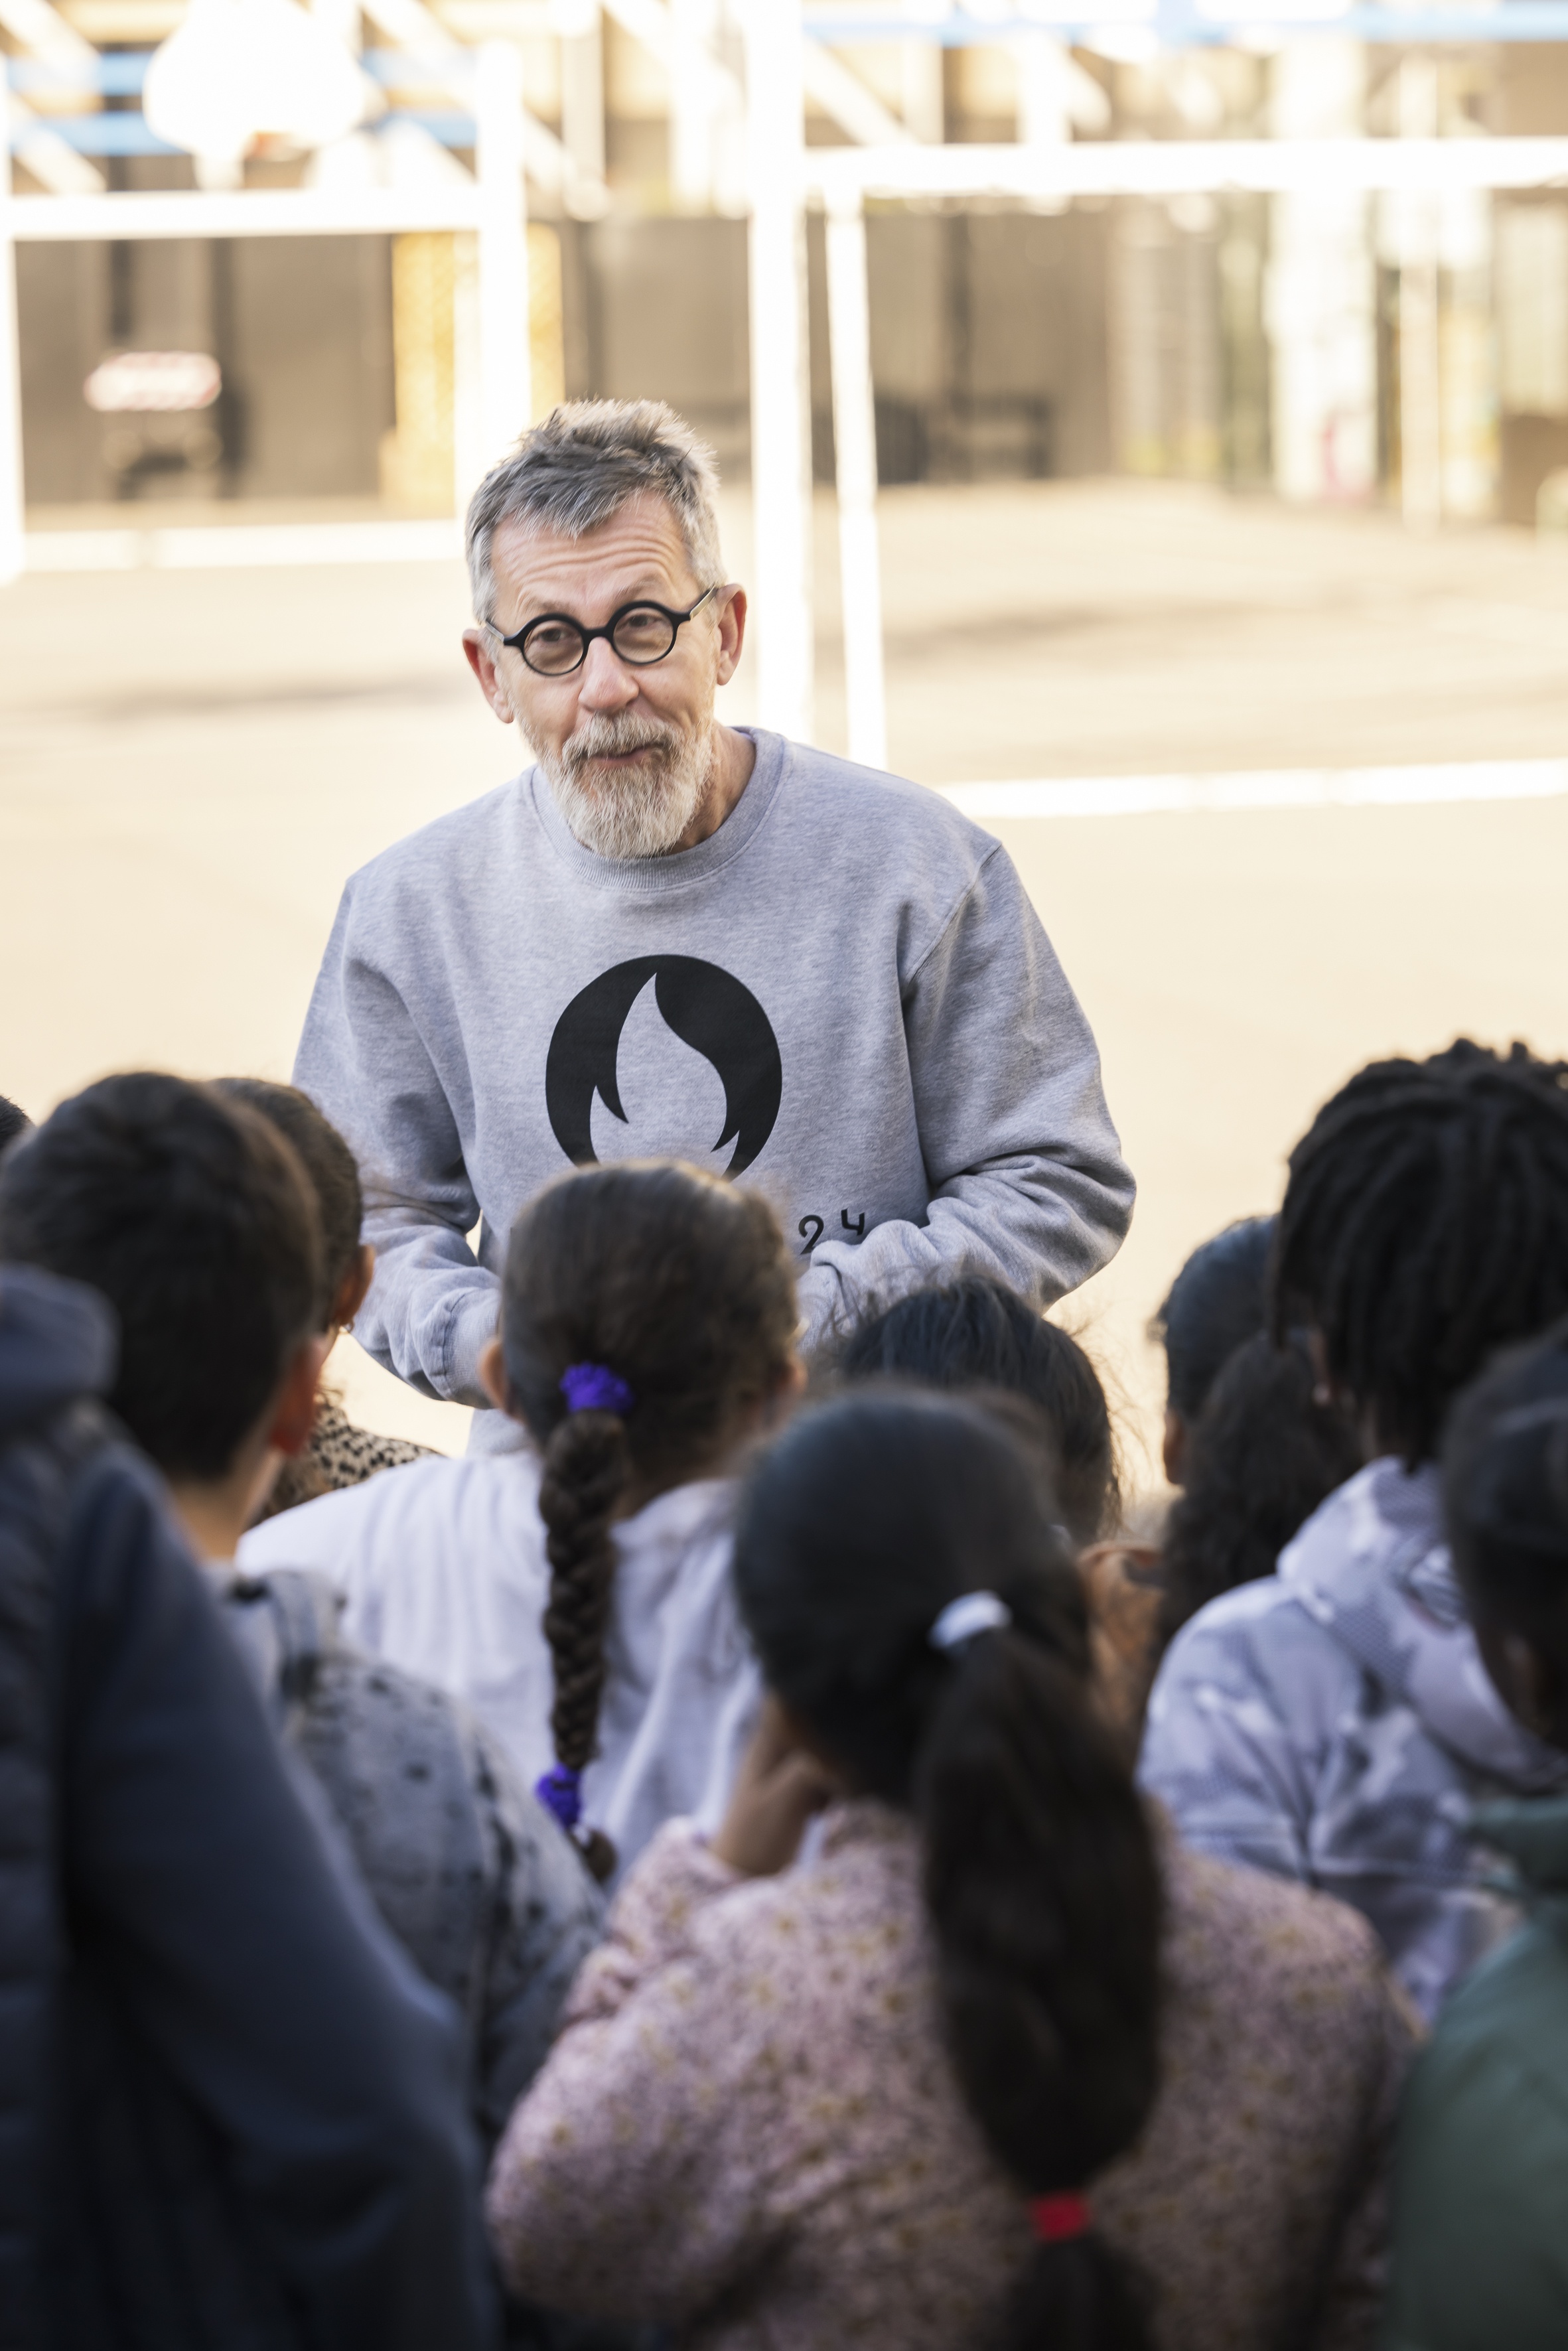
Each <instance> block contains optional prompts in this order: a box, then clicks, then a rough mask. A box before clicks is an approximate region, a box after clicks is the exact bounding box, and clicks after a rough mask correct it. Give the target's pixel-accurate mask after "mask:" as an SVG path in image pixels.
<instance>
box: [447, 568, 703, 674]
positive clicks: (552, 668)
mask: <svg viewBox="0 0 1568 2351" xmlns="http://www.w3.org/2000/svg"><path fill="white" fill-rule="evenodd" d="M717 594H718V589H717V587H716V586H715V587H712V588H709V589H707V590H705V592H704V593H703V594H702V595H700V596H699V597H698V598H697V601H696V602H695V604H694V605H693V606H692V607H691V610H690V611H685V612H672V611H670V609H669V606H668V605H667V604H650V603H648V602H646V601H640V602H638V603H635V604H622V607H621V610H620V611H618V612H612V614H611V615H610V618H609V620H608V621H606V622H605V623H604V626H603V627H602V628H601V629H585V628H584V627H583V625H582V623H581V622H580V621H574V620H573V619H572V617H571V615H570V612H541V613H540V614H539V616H538V620H536V621H530V622H528V626H527V627H526V628H522V629H519V630H518V631H517V634H516V635H515V636H511V637H501V632H500V630H499V629H496V623H495V622H494V621H492V622H490V624H489V625H490V627H491V628H492V629H496V634H497V636H498V637H501V643H503V644H504V645H509V646H510V647H511V649H512V651H513V652H514V653H521V655H522V657H523V659H524V660H525V661H526V662H527V664H528V667H529V668H530V669H531V670H534V671H535V672H537V674H538V675H539V676H540V677H570V675H571V674H572V672H573V670H574V669H580V668H581V667H582V664H583V663H584V662H585V661H586V660H587V659H588V648H589V646H590V645H591V643H593V640H594V638H595V637H608V638H609V640H610V645H611V650H612V652H613V653H617V654H618V655H619V656H620V658H621V660H622V661H623V662H626V663H627V664H629V665H630V666H631V667H632V669H650V668H652V666H653V663H654V662H662V661H663V660H664V656H665V655H666V654H667V653H671V652H673V651H674V643H675V639H676V637H677V636H678V635H679V634H680V632H681V631H682V630H683V629H684V628H685V625H686V622H688V621H689V620H691V619H692V618H693V616H694V615H695V613H697V612H700V611H702V608H703V606H704V605H705V604H706V602H707V601H708V600H709V598H710V597H713V596H716V595H717Z"/></svg>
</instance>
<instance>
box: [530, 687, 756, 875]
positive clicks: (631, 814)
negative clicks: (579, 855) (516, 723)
mask: <svg viewBox="0 0 1568 2351" xmlns="http://www.w3.org/2000/svg"><path fill="white" fill-rule="evenodd" d="M529 739H530V741H531V740H532V738H531V737H530V738H529ZM646 744H656V745H657V746H658V747H659V750H660V753H661V755H662V756H661V757H660V758H658V760H657V761H656V762H654V763H650V764H646V765H644V766H643V768H640V769H612V770H610V771H609V772H608V773H606V772H605V770H604V769H603V768H600V767H599V766H598V761H599V760H600V759H601V758H604V757H605V755H606V754H607V753H613V752H618V751H637V750H641V749H642V748H643V746H644V745H646ZM533 749H534V754H535V757H536V758H538V763H539V765H540V767H541V768H543V769H544V771H545V775H546V777H547V778H548V779H549V788H550V789H551V791H552V792H553V793H554V794H555V803H556V806H557V808H559V810H560V812H561V815H562V816H563V817H564V818H565V820H566V821H567V824H568V826H569V827H570V830H571V831H572V832H573V834H574V835H575V836H576V838H577V839H578V840H579V841H581V843H582V845H583V847H584V849H591V851H592V852H593V853H594V855H595V856H596V857H608V858H614V859H616V860H623V859H627V858H638V857H664V856H667V855H668V854H669V852H670V851H671V850H672V849H674V846H675V843H676V842H677V841H679V839H680V837H681V835H682V833H683V832H685V830H686V827H687V826H688V825H689V824H690V823H691V821H692V819H693V818H694V817H695V815H696V812H697V810H698V809H699V808H700V807H701V806H702V802H703V796H704V794H705V793H706V789H707V783H708V777H709V774H710V772H711V770H712V767H713V721H712V719H711V718H709V719H708V720H707V721H706V724H705V725H703V726H700V727H697V728H695V729H694V730H693V731H692V732H691V733H689V734H688V733H686V732H685V731H684V730H683V729H681V728H679V727H675V726H659V725H657V724H656V723H655V722H653V720H650V719H646V718H633V717H632V716H631V715H630V713H628V712H622V713H621V714H620V716H616V717H602V716H590V717H587V718H584V719H583V720H582V721H581V722H580V725H579V726H578V727H577V728H576V730H575V732H574V733H573V734H571V735H569V736H568V737H567V739H566V742H565V743H564V745H563V746H562V747H561V750H560V752H559V754H557V753H555V752H552V751H549V750H548V749H547V748H546V747H545V746H544V745H543V744H542V743H537V742H536V743H534V745H533Z"/></svg>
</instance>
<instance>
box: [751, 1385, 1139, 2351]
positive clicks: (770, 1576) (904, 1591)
mask: <svg viewBox="0 0 1568 2351" xmlns="http://www.w3.org/2000/svg"><path fill="white" fill-rule="evenodd" d="M735 1574H736V1585H737V1593H738V1595H739V1599H740V1604H741V1609H742V1612H743V1614H744V1615H745V1617H746V1621H747V1626H748V1627H749V1629H750V1632H751V1635H752V1638H753V1641H754V1642H755V1644H756V1647H757V1651H758V1657H759V1658H760V1661H761V1665H762V1670H763V1674H764V1676H765V1677H766V1679H767V1681H768V1687H769V1688H770V1689H771V1690H772V1692H773V1694H774V1695H775V1697H776V1698H778V1699H779V1701H780V1702H781V1704H782V1705H783V1706H784V1708H786V1709H787V1711H788V1714H789V1717H790V1718H791V1719H792V1720H793V1721H794V1723H795V1724H796V1725H797V1726H798V1728H799V1729H800V1733H801V1735H802V1736H803V1737H804V1738H805V1739H807V1740H809V1741H810V1744H811V1746H812V1747H813V1748H815V1749H816V1750H817V1751H818V1752H819V1753H820V1754H821V1756H822V1757H823V1758H824V1760H825V1761H828V1762H829V1763H831V1765H832V1766H833V1767H834V1769H835V1770H836V1771H837V1772H838V1773H839V1774H840V1775H841V1778H842V1780H843V1781H844V1782H845V1783H846V1785H847V1786H848V1787H849V1788H850V1790H851V1791H852V1792H857V1793H865V1794H871V1795H874V1796H878V1797H880V1798H882V1799H883V1800H884V1801H885V1802H889V1803H891V1804H894V1805H897V1806H899V1807H901V1808H903V1809H905V1810H907V1811H909V1812H912V1813H914V1815H915V1820H916V1822H917V1823H918V1825H919V1829H920V1833H921V1839H922V1844H923V1846H924V1860H925V1898H926V1904H927V1907H928V1910H929V1913H930V1917H931V1920H932V1924H933V1927H934V1929H935V1937H936V1953H937V1959H938V1965H939V1970H940V1988H941V1999H942V2008H943V2017H944V2024H945V2029H946V2043H947V2047H948V2050H949V2052H950V2053H951V2056H952V2059H953V2062H954V2064H955V2066H956V2071H957V2074H958V2079H959V2083H960V2085H961V2086H962V2089H963V2092H964V2095H965V2098H966V2100H967V2104H968V2105H969V2107H970V2109H971V2111H972V2112H973V2114H974V2116H975V2117H976V2119H977V2122H978V2124H979V2126H980V2128H981V2130H982V2131H983V2132H984V2134H985V2137H986V2138H987V2140H988V2144H989V2146H990V2147H991V2148H992V2150H993V2151H994V2153H995V2154H996V2156H997V2158H998V2160H999V2161H1000V2162H1001V2163H1002V2164H1003V2165H1004V2166H1005V2167H1006V2168H1007V2170H1008V2171H1009V2173H1010V2174H1011V2176H1012V2177H1013V2178H1014V2179H1016V2180H1017V2182H1018V2184H1019V2188H1020V2189H1021V2190H1023V2191H1024V2192H1025V2193H1027V2194H1029V2195H1030V2196H1036V2197H1047V2196H1070V2195H1073V2194H1076V2193H1078V2192H1079V2191H1081V2190H1082V2189H1085V2188H1086V2187H1087V2185H1088V2183H1089V2182H1090V2181H1091V2180H1092V2179H1093V2178H1094V2176H1095V2175H1096V2174H1097V2173H1098V2172H1099V2171H1100V2170H1102V2169H1103V2167H1104V2166H1105V2165H1106V2164H1108V2163H1109V2162H1111V2161H1112V2159H1113V2158H1114V2157H1115V2156H1117V2155H1119V2154H1120V2153H1121V2152H1122V2151H1123V2150H1124V2148H1126V2147H1129V2146H1130V2145H1131V2144H1132V2142H1133V2141H1134V2139H1135V2138H1136V2137H1137V2135H1138V2133H1139V2131H1140V2130H1141V2129H1142V2127H1143V2126H1144V2123H1145V2119H1146V2117H1147V2116H1148V2113H1149V2109H1150V2106H1151V2105H1152V2103H1153V2099H1154V2095H1155V2084H1156V2071H1157V2054H1156V2041H1157V2024H1158V1980H1159V1960H1158V1937H1159V1913H1160V1890H1159V1879H1158V1871H1157V1865H1156V1861H1155V1853H1154V1849H1153V1844H1152V1840H1151V1833H1150V1829H1149V1825H1148V1823H1147V1820H1146V1818H1145V1813H1144V1811H1143V1808H1142V1805H1141V1803H1140V1802H1139V1799H1138V1797H1137V1794H1136V1792H1135V1791H1134V1787H1133V1784H1132V1780H1131V1777H1130V1774H1129V1771H1128V1768H1127V1766H1126V1764H1125V1762H1124V1761H1123V1760H1122V1758H1121V1756H1120V1755H1119V1753H1118V1750H1117V1748H1116V1745H1115V1743H1114V1740H1113V1736H1112V1734H1111V1732H1110V1731H1109V1730H1108V1729H1107V1728H1106V1727H1105V1725H1104V1722H1103V1719H1102V1717H1101V1715H1100V1713H1099V1711H1098V1709H1097V1708H1095V1706H1094V1704H1093V1702H1092V1697H1091V1694H1090V1688H1089V1683H1088V1678H1087V1675H1088V1638H1087V1630H1086V1621H1085V1612H1084V1603H1083V1596H1082V1587H1081V1585H1080V1583H1079V1580H1078V1576H1077V1573H1076V1572H1075V1569H1074V1566H1073V1563H1072V1561H1071V1558H1070V1556H1069V1555H1068V1553H1067V1552H1066V1549H1065V1547H1064V1546H1063V1545H1062V1544H1061V1541H1060V1538H1059V1537H1058V1536H1057V1534H1056V1532H1055V1531H1054V1530H1053V1528H1052V1526H1051V1521H1050V1518H1049V1515H1048V1506H1047V1505H1046V1504H1045V1502H1044V1501H1042V1499H1041V1497H1040V1491H1039V1487H1038V1482H1037V1479H1036V1477H1035V1475H1034V1474H1033V1471H1032V1470H1031V1468H1030V1464H1029V1462H1028V1460H1027V1459H1026V1458H1025V1456H1024V1454H1023V1453H1022V1452H1021V1451H1020V1449H1019V1447H1018V1446H1017V1445H1016V1444H1015V1442H1014V1441H1013V1440H1012V1438H1011V1437H1009V1435H1008V1433H1007V1432H1006V1431H1005V1430H1004V1429H1002V1428H1000V1427H998V1426H997V1424H996V1423H995V1422H994V1421H993V1420H991V1419H990V1418H989V1417H988V1416H987V1415H986V1414H985V1413H984V1412H983V1411H982V1410H981V1409H979V1408H978V1407H977V1405H971V1404H966V1403H964V1402H962V1401H960V1400H957V1399H954V1398H951V1397H946V1396H936V1395H919V1394H918V1393H915V1392H913V1391H905V1392H902V1393H900V1392H895V1391H891V1390H886V1391H881V1392H878V1391H873V1390H870V1389H868V1390H866V1391H863V1392H862V1393H858V1394H857V1393H848V1394H844V1395H840V1396H838V1397H837V1398H836V1399H834V1400H833V1401H831V1402H830V1403H828V1404H826V1405H821V1406H819V1407H818V1408H817V1409H815V1410H814V1411H811V1412H809V1413H806V1414H803V1415H802V1416H800V1418H799V1419H798V1420H796V1421H795V1422H794V1423H793V1424H792V1425H791V1426H790V1427H789V1428H788V1429H787V1430H786V1431H785V1433H784V1435H783V1436H782V1437H779V1439H778V1440H777V1442H776V1443H775V1444H773V1445H772V1446H771V1447H769V1449H768V1452H767V1453H766V1454H765V1455H764V1456H763V1458H762V1459H761V1460H760V1461H759V1463H758V1465H757V1466H756V1468H754V1469H753V1470H752V1472H751V1475H750V1477H749V1478H748V1479H747V1487H746V1491H745V1496H744V1499H743V1502H742V1507H741V1512H740V1519H739V1524H738V1527H737V1536H736V1559H735ZM1130 2301H1131V2297H1130V2295H1129V2294H1128V2291H1127V2287H1126V2283H1125V2281H1124V2279H1123V2277H1122V2276H1121V2274H1120V2273H1119V2272H1118V2270H1117V2268H1116V2265H1115V2263H1114V2261H1113V2257H1112V2256H1111V2255H1110V2253H1109V2252H1107V2251H1106V2249H1105V2248H1104V2247H1103V2244H1102V2242H1101V2241H1100V2240H1099V2239H1098V2238H1097V2237H1096V2236H1094V2235H1093V2234H1092V2232H1091V2233H1090V2234H1088V2235H1079V2236H1074V2237H1072V2238H1071V2241H1062V2242H1060V2243H1044V2242H1042V2244H1041V2246H1040V2252H1039V2253H1038V2255H1037V2257H1036V2261H1035V2263H1034V2265H1033V2267H1032V2269H1031V2271H1030V2277H1029V2282H1028V2285H1027V2287H1026V2290H1025V2293H1024V2294H1023V2296H1022V2298H1021V2301H1020V2305H1019V2313H1018V2332H1017V2335H1016V2337H1015V2339H1016V2341H1017V2342H1018V2343H1019V2345H1020V2346H1021V2345H1023V2344H1025V2343H1033V2342H1037V2341H1038V2342H1046V2341H1050V2342H1051V2343H1055V2344H1060V2345H1061V2346H1063V2351H1080V2346H1088V2345H1090V2344H1094V2343H1103V2342H1104V2343H1108V2342H1110V2341H1112V2340H1114V2341H1115V2342H1117V2343H1118V2344H1126V2345H1128V2346H1131V2345H1132V2344H1134V2342H1141V2341H1142V2340H1143V2337H1142V2335H1141V2333H1139V2332H1137V2331H1136V2330H1135V2322H1134V2320H1133V2318H1132V2316H1131V2314H1130V2310H1129V2304H1130ZM1121 2318H1125V2319H1126V2323H1127V2325H1128V2326H1129V2329H1131V2330H1133V2331H1129V2332H1127V2333H1126V2334H1115V2333H1113V2329H1112V2322H1113V2319H1121Z"/></svg>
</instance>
